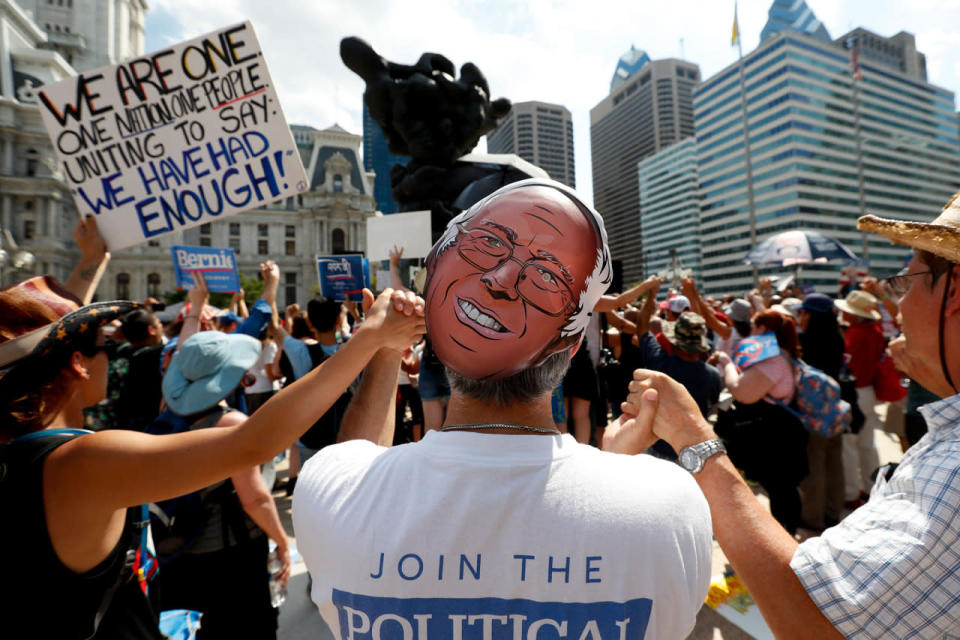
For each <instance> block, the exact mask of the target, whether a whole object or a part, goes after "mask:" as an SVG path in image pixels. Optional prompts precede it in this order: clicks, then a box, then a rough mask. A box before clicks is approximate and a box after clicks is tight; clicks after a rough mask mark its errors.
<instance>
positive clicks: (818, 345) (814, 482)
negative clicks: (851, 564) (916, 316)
mask: <svg viewBox="0 0 960 640" xmlns="http://www.w3.org/2000/svg"><path fill="white" fill-rule="evenodd" d="M797 323H798V325H799V326H800V345H801V346H802V348H803V360H804V362H806V363H807V364H809V365H810V366H812V367H816V368H817V369H820V370H821V371H823V372H824V373H825V374H827V375H828V376H830V377H831V378H833V379H834V380H839V379H840V368H841V367H842V366H843V353H844V342H843V334H842V333H841V332H840V325H839V324H838V323H837V314H836V313H835V312H834V310H833V299H832V298H830V297H829V296H827V295H824V294H822V293H811V294H809V295H807V296H806V297H805V298H804V299H803V304H801V305H800V308H799V309H797ZM807 462H808V464H809V467H810V473H809V474H807V477H806V478H804V480H803V482H802V483H801V485H800V488H801V489H802V491H803V510H802V512H803V521H804V523H806V524H807V525H808V526H809V527H810V528H812V529H824V528H826V527H829V526H833V525H834V524H836V523H837V522H839V520H840V511H841V509H842V508H843V434H839V433H838V434H837V435H835V436H831V437H824V436H820V435H817V434H815V433H811V434H809V440H808V441H807Z"/></svg>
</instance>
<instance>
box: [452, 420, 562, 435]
mask: <svg viewBox="0 0 960 640" xmlns="http://www.w3.org/2000/svg"><path fill="white" fill-rule="evenodd" d="M475 429H477V430H480V429H514V430H516V431H526V432H528V433H549V434H550V435H560V431H559V430H557V429H551V428H549V427H528V426H527V425H525V424H500V423H487V424H448V425H447V426H445V427H440V431H473V430H475Z"/></svg>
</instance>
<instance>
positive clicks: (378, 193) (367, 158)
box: [363, 104, 410, 213]
mask: <svg viewBox="0 0 960 640" xmlns="http://www.w3.org/2000/svg"><path fill="white" fill-rule="evenodd" d="M408 162H410V158H409V156H395V155H393V154H392V153H390V149H388V148H387V139H386V138H385V137H384V136H383V130H382V129H380V125H379V124H377V121H376V120H374V119H373V118H372V117H371V116H370V110H369V109H367V105H366V104H364V105H363V168H364V169H366V170H367V171H373V172H375V173H376V177H375V178H374V181H373V197H374V199H375V200H376V201H377V209H378V210H380V211H382V212H383V213H396V212H397V203H396V201H395V200H394V199H393V191H392V188H391V186H390V167H392V166H393V165H395V164H402V165H406V164H407V163H408Z"/></svg>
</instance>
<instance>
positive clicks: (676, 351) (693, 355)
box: [673, 349, 700, 362]
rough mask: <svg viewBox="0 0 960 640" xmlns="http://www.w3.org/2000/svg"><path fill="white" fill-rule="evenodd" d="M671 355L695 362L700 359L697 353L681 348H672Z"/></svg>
mask: <svg viewBox="0 0 960 640" xmlns="http://www.w3.org/2000/svg"><path fill="white" fill-rule="evenodd" d="M673 355H675V356H677V357H678V358H680V359H681V360H687V361H689V362H696V361H697V360H699V359H700V356H699V355H698V354H696V353H690V352H689V351H684V350H683V349H674V351H673Z"/></svg>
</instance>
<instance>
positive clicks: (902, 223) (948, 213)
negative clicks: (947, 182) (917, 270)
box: [857, 193, 960, 262]
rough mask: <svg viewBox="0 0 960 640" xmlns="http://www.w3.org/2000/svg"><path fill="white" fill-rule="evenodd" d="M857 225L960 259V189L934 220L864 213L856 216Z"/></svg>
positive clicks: (902, 242) (889, 237)
mask: <svg viewBox="0 0 960 640" xmlns="http://www.w3.org/2000/svg"><path fill="white" fill-rule="evenodd" d="M857 228H858V229H860V230H861V231H871V232H873V233H876V234H878V235H881V236H883V237H884V238H888V239H889V240H891V241H892V242H896V243H899V244H905V245H907V246H908V247H913V248H914V249H920V250H923V251H929V252H930V253H932V254H934V255H937V256H940V257H941V258H945V259H947V260H949V261H950V262H960V193H958V194H956V195H954V196H953V198H951V199H950V202H948V203H947V206H945V207H944V208H943V211H941V212H940V215H939V216H937V217H936V218H935V219H934V220H933V222H912V221H907V220H887V219H885V218H878V217H877V216H863V217H862V218H860V219H859V220H857Z"/></svg>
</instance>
